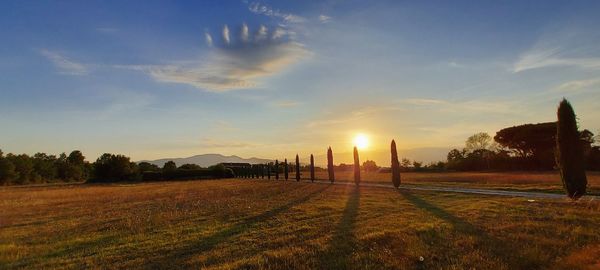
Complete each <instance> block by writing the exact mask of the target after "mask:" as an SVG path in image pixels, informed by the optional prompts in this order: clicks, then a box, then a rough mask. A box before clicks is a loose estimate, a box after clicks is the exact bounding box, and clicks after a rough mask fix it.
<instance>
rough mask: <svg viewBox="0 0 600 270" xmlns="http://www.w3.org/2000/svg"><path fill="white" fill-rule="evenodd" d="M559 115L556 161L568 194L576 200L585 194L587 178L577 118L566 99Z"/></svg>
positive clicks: (561, 103)
mask: <svg viewBox="0 0 600 270" xmlns="http://www.w3.org/2000/svg"><path fill="white" fill-rule="evenodd" d="M557 116H558V125H557V133H556V148H557V151H556V161H557V165H558V167H559V168H560V176H561V179H562V182H563V185H564V187H565V189H566V190H567V195H568V196H569V197H570V198H571V199H574V200H576V199H578V198H579V197H581V196H583V195H584V194H585V191H586V187H587V178H586V176H585V163H584V159H583V151H582V147H581V143H580V137H579V132H578V131H577V119H575V112H574V111H573V107H571V104H570V103H569V101H567V100H566V99H563V100H562V101H561V102H560V105H559V106H558V112H557Z"/></svg>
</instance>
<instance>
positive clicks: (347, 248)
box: [319, 187, 360, 269]
mask: <svg viewBox="0 0 600 270" xmlns="http://www.w3.org/2000/svg"><path fill="white" fill-rule="evenodd" d="M359 205H360V190H359V189H358V188H356V187H352V193H350V196H349V197H348V201H346V208H345V209H344V213H343V214H342V219H341V220H340V223H338V225H337V228H336V230H335V232H334V234H333V237H332V238H331V241H330V242H329V248H328V249H327V251H325V252H324V253H323V254H322V255H321V256H320V264H319V268H320V269H348V268H350V259H351V257H352V253H353V252H354V250H355V249H356V238H355V237H354V228H355V227H356V217H357V216H358V207H359Z"/></svg>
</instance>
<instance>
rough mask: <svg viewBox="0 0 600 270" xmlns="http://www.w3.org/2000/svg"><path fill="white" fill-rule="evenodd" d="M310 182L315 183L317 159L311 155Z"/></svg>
mask: <svg viewBox="0 0 600 270" xmlns="http://www.w3.org/2000/svg"><path fill="white" fill-rule="evenodd" d="M310 181H311V182H314V181H315V158H314V157H313V155H312V154H310Z"/></svg>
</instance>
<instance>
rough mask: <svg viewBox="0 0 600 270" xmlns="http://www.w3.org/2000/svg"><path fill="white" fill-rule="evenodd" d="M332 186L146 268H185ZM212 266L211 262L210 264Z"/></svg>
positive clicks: (189, 246)
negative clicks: (193, 261) (195, 258)
mask: <svg viewBox="0 0 600 270" xmlns="http://www.w3.org/2000/svg"><path fill="white" fill-rule="evenodd" d="M329 187H330V186H324V187H322V188H320V189H318V190H316V191H313V192H311V193H308V194H307V195H306V196H304V197H301V198H298V199H295V200H292V201H290V202H288V203H286V204H284V205H282V206H279V207H277V208H274V209H271V210H268V211H266V212H264V213H262V214H260V215H256V216H252V217H248V218H246V219H244V220H243V221H241V222H239V223H237V224H235V225H233V226H231V227H228V228H226V229H224V230H221V231H218V232H216V233H214V234H212V235H209V236H207V237H204V238H201V239H199V240H198V241H195V242H193V243H190V244H189V245H187V246H185V247H182V248H178V249H177V250H175V251H173V252H171V253H170V254H168V255H167V256H165V257H162V258H159V259H158V260H156V261H154V262H151V263H150V265H148V266H146V267H144V268H152V269H157V268H174V267H185V266H184V264H185V263H186V262H187V261H188V259H190V258H191V257H193V256H194V255H197V254H199V253H202V252H206V251H210V250H211V249H213V248H214V247H215V246H217V245H218V244H220V243H223V242H226V241H227V240H228V239H229V238H231V237H234V236H236V235H239V234H242V233H244V232H246V231H248V230H251V229H253V228H255V226H256V225H257V224H258V223H261V222H264V221H266V220H269V219H271V218H273V217H275V216H277V215H279V214H281V213H283V212H286V211H288V210H290V209H291V208H292V207H294V206H297V205H300V204H303V203H305V202H307V201H308V200H310V199H311V198H312V197H314V196H315V195H317V194H319V193H322V192H323V191H325V190H326V189H328V188H329ZM209 264H210V262H209Z"/></svg>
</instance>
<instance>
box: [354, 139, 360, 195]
mask: <svg viewBox="0 0 600 270" xmlns="http://www.w3.org/2000/svg"><path fill="white" fill-rule="evenodd" d="M354 183H355V184H356V185H357V186H358V185H359V184H360V161H359V160H358V149H357V148H356V146H354Z"/></svg>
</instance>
